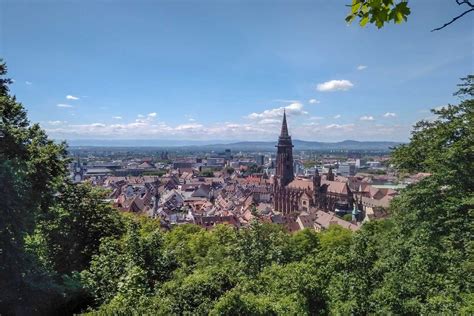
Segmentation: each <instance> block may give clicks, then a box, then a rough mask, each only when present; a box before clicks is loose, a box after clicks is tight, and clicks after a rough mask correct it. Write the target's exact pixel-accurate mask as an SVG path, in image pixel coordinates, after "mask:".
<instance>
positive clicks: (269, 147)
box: [68, 139, 401, 151]
mask: <svg viewBox="0 0 474 316" xmlns="http://www.w3.org/2000/svg"><path fill="white" fill-rule="evenodd" d="M68 143H69V145H70V146H71V147H78V146H81V147H89V146H93V147H161V148H183V149H185V148H186V149H197V148H199V149H203V150H224V149H231V150H233V151H237V150H243V151H273V150H275V145H276V141H269V142H266V141H240V142H232V143H229V142H228V141H227V142H226V141H222V140H215V141H191V140H158V139H152V140H143V139H141V140H119V139H117V140H70V141H68ZM399 144H401V143H400V142H389V141H356V140H344V141H341V142H317V141H305V140H298V139H295V140H293V145H294V146H295V150H370V151H389V150H390V148H393V147H394V146H396V145H399Z"/></svg>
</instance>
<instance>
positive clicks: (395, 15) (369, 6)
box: [346, 0, 474, 32]
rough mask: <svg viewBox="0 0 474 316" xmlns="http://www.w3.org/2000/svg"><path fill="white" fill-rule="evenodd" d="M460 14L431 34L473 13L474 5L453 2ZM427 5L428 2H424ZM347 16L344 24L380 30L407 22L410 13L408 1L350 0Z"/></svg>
mask: <svg viewBox="0 0 474 316" xmlns="http://www.w3.org/2000/svg"><path fill="white" fill-rule="evenodd" d="M454 2H455V3H456V4H457V5H458V6H459V7H460V8H462V10H463V11H462V12H461V13H460V14H458V15H457V16H455V17H453V18H452V19H451V20H450V21H448V22H446V23H444V24H443V25H441V26H440V27H437V28H434V29H432V30H431V32H434V31H439V30H442V29H444V28H445V27H447V26H449V25H451V24H452V23H454V22H456V21H457V20H458V19H460V18H462V17H463V16H465V15H467V14H468V13H471V12H474V3H472V1H470V0H454V1H453V3H454ZM426 4H428V2H426ZM348 7H350V11H349V14H348V15H347V16H346V22H348V23H352V22H353V21H354V20H356V19H358V20H359V25H360V26H362V27H365V26H366V25H367V23H370V24H374V25H375V26H376V27H377V28H379V29H380V28H382V27H383V26H384V25H385V24H386V23H390V22H393V23H396V24H400V23H402V22H405V21H407V18H408V16H409V15H410V13H411V10H410V8H409V7H408V0H352V3H351V4H350V5H348Z"/></svg>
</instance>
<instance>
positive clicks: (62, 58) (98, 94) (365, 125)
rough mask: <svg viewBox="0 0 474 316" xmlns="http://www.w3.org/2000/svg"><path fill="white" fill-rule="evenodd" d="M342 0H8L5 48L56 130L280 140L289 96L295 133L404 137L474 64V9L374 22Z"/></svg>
mask: <svg viewBox="0 0 474 316" xmlns="http://www.w3.org/2000/svg"><path fill="white" fill-rule="evenodd" d="M428 2H429V4H430V5H427V3H428ZM336 3H337V4H335V3H334V2H333V1H331V2H325V1H302V2H296V3H293V2H275V3H272V4H269V3H266V2H255V1H244V2H222V3H219V2H214V1H208V2H200V3H199V5H191V3H186V2H175V3H172V2H162V3H152V2H143V3H141V5H140V6H135V5H134V4H133V3H132V2H125V3H122V2H119V3H113V2H96V1H82V2H34V3H32V2H23V1H18V2H13V1H4V2H2V4H1V5H0V8H1V13H0V14H1V19H2V23H1V25H2V34H1V38H2V40H1V41H0V53H1V55H2V56H3V57H4V60H5V61H6V62H7V64H8V67H9V75H10V77H11V78H13V79H14V80H15V82H14V84H13V85H12V86H11V91H12V93H13V94H15V95H17V97H19V98H20V100H21V101H22V102H23V103H24V104H25V106H26V109H27V110H28V115H29V118H30V120H31V121H32V122H39V123H40V125H41V126H42V127H43V128H45V129H46V131H47V132H48V134H49V135H50V136H51V137H53V138H55V139H66V140H78V139H96V140H97V139H98V140H108V141H110V140H118V139H142V140H143V139H145V140H146V139H154V140H156V139H158V140H175V139H176V140H190V139H191V140H197V141H208V142H209V141H212V140H219V141H229V142H231V141H254V140H265V141H269V140H272V141H274V140H275V139H276V137H277V136H278V134H279V125H280V124H281V116H282V114H283V109H286V113H287V115H288V121H289V125H290V133H291V135H292V137H293V138H294V139H302V140H315V141H341V140H345V139H355V140H387V141H402V142H405V141H408V138H409V135H410V130H411V128H412V125H413V124H414V123H415V122H416V121H418V120H420V119H430V118H431V117H432V116H431V113H430V112H429V109H431V108H436V107H439V106H442V105H445V104H447V103H450V102H451V103H452V102H454V101H455V98H454V97H451V95H452V92H453V91H455V90H456V89H455V88H456V84H457V83H458V82H459V78H460V77H463V76H465V75H466V73H467V72H468V70H469V69H472V66H473V64H472V47H473V46H472V32H465V31H464V30H465V29H469V27H471V29H472V19H465V20H460V21H459V22H458V23H455V24H453V25H451V26H450V27H449V28H446V29H443V30H442V31H440V32H433V33H430V30H431V29H432V28H433V27H435V26H439V25H440V24H442V23H444V22H445V20H446V19H447V17H450V16H455V15H456V14H458V13H459V12H458V11H459V8H457V7H456V6H453V5H452V3H450V2H449V1H433V2H431V1H413V2H410V5H411V8H412V15H411V18H410V19H409V20H408V21H407V22H406V23H403V24H401V25H387V26H385V27H384V28H383V29H381V30H377V29H376V28H375V27H373V26H370V27H367V28H361V27H359V26H358V25H353V24H352V25H347V24H345V23H344V17H345V15H346V14H347V8H346V7H345V5H346V1H336ZM5 30H8V32H6V31H5ZM407 30H409V31H407ZM73 143H74V142H73Z"/></svg>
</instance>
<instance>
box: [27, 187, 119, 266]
mask: <svg viewBox="0 0 474 316" xmlns="http://www.w3.org/2000/svg"><path fill="white" fill-rule="evenodd" d="M105 197H106V196H105V192H103V191H101V190H100V189H98V188H93V187H92V186H91V185H90V184H71V183H67V182H66V183H65V184H64V185H63V187H62V188H61V189H60V191H59V195H58V197H57V201H56V203H55V205H54V206H52V207H51V208H50V209H49V211H48V212H47V214H45V215H43V216H41V219H40V220H39V222H38V224H37V228H36V232H35V233H36V234H38V235H40V236H41V240H43V242H44V247H45V248H47V249H48V250H47V251H48V255H49V257H50V261H51V263H52V264H53V268H54V270H55V271H56V272H57V273H59V274H66V273H71V272H73V271H76V272H80V271H82V270H84V269H86V268H87V267H88V266H89V262H90V260H91V258H92V256H93V255H95V254H97V252H98V250H99V245H100V241H101V239H102V238H105V237H119V236H121V235H122V234H123V232H124V230H123V225H124V222H123V220H122V217H121V216H120V214H119V213H118V210H116V209H115V208H113V207H112V206H111V205H110V204H109V203H106V202H104V198H105Z"/></svg>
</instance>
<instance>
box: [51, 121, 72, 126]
mask: <svg viewBox="0 0 474 316" xmlns="http://www.w3.org/2000/svg"><path fill="white" fill-rule="evenodd" d="M65 123H67V121H48V124H49V125H54V126H57V125H62V124H65Z"/></svg>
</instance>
